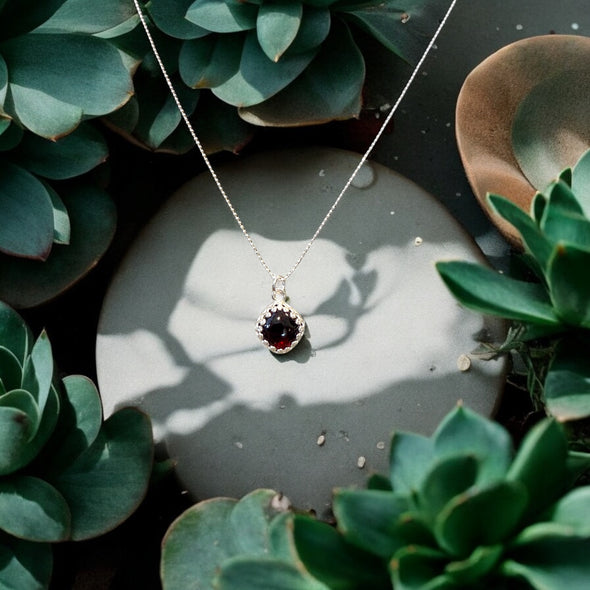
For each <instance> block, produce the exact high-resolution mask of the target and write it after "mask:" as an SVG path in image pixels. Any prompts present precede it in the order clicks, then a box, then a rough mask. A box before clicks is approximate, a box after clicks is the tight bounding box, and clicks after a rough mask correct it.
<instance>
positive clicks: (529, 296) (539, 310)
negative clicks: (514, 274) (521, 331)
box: [436, 261, 562, 328]
mask: <svg viewBox="0 0 590 590" xmlns="http://www.w3.org/2000/svg"><path fill="white" fill-rule="evenodd" d="M436 268H437V270H438V272H439V274H440V275H441V277H442V279H443V281H444V282H445V284H446V285H447V287H448V288H449V290H450V291H451V293H453V295H454V296H455V297H456V298H457V299H458V300H459V301H460V302H461V303H462V304H463V305H464V306H465V307H467V308H469V309H472V310H474V311H478V312H480V313H484V314H489V315H495V316H500V317H504V318H506V319H510V320H517V321H522V322H530V323H532V324H540V325H541V326H546V327H548V328H549V327H550V328H556V327H559V326H560V325H562V324H561V321H560V319H559V318H558V317H557V316H556V314H555V312H554V310H553V306H552V305H551V301H550V299H549V297H548V295H547V293H546V292H545V289H544V288H543V287H542V286H541V285H538V284H535V283H527V282H524V281H518V280H516V279H512V278H510V277H507V276H505V275H502V274H500V273H498V272H496V271H493V270H490V269H488V268H485V267H483V266H479V265H478V264H474V263H471V262H462V261H450V262H438V263H437V264H436Z"/></svg>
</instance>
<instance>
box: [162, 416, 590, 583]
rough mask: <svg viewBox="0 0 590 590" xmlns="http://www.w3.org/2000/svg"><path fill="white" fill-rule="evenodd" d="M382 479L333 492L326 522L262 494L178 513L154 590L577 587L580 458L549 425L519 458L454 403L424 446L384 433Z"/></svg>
mask: <svg viewBox="0 0 590 590" xmlns="http://www.w3.org/2000/svg"><path fill="white" fill-rule="evenodd" d="M390 460H391V461H390V464H391V470H390V474H389V476H388V477H384V476H373V477H372V478H371V479H370V482H369V488H368V489H366V490H359V489H338V490H336V491H335V495H334V503H333V510H334V515H335V519H336V525H335V526H333V525H332V524H328V523H325V522H320V521H317V520H315V519H314V518H313V517H311V516H309V515H306V514H298V513H296V512H295V511H291V510H289V509H288V508H287V507H286V506H285V500H284V499H282V498H281V496H280V495H279V494H277V493H276V492H273V491H271V490H257V491H255V492H252V493H251V494H249V495H247V496H246V497H244V498H243V499H241V500H240V501H237V500H231V499H227V498H219V499H212V500H206V501H204V502H201V503H199V504H197V505H195V506H194V507H192V508H189V509H188V510H187V511H186V512H185V513H184V514H182V515H181V516H180V517H179V518H178V519H177V521H176V522H175V523H173V524H172V526H171V527H170V529H169V531H168V534H167V536H166V538H165V540H164V544H163V553H162V561H161V575H162V581H163V587H164V589H165V590H181V589H182V590H187V589H190V588H202V589H209V588H211V589H212V588H215V589H216V590H250V589H252V590H254V589H256V590H258V589H259V588H274V589H276V590H282V589H284V590H360V589H365V588H371V589H372V590H381V589H382V590H387V589H389V590H390V589H392V588H394V589H395V590H434V589H437V590H461V589H463V590H477V589H482V590H483V589H489V588H494V589H496V590H502V589H508V588H522V589H524V588H534V589H538V590H562V589H563V588H571V589H572V590H578V589H579V590H583V589H585V588H587V584H588V579H589V577H590V561H589V560H588V551H590V516H589V515H590V487H588V486H586V487H577V488H573V487H572V486H573V484H574V482H575V481H576V479H577V478H578V477H579V475H580V474H581V473H582V472H583V471H584V470H585V469H587V468H589V467H590V455H587V454H583V453H576V452H572V451H568V448H567V441H566V438H565V435H564V433H563V432H562V429H561V427H560V426H559V425H558V423H557V422H555V421H554V420H553V419H549V418H548V419H546V420H544V421H542V422H540V423H539V424H537V425H536V426H535V427H533V429H532V430H531V431H530V432H529V433H528V435H527V436H526V438H525V439H524V441H523V443H522V445H521V447H520V449H519V450H518V452H517V453H516V454H514V453H513V451H512V445H511V439H510V437H509V435H508V433H507V432H506V431H505V430H504V428H503V427H502V426H500V425H499V424H497V423H495V422H492V421H490V420H487V419H485V418H483V417H481V416H479V415H477V414H475V413H474V412H471V411H470V410H468V409H466V408H463V407H461V406H458V407H457V408H456V409H455V410H454V411H452V412H451V413H450V414H449V415H448V416H447V417H446V418H445V419H444V420H443V421H442V423H441V424H440V426H439V427H438V428H437V430H436V432H435V433H434V434H433V435H432V436H431V437H429V438H428V437H425V436H422V435H418V434H413V433H404V432H399V433H395V434H394V435H393V438H392V443H391V455H390Z"/></svg>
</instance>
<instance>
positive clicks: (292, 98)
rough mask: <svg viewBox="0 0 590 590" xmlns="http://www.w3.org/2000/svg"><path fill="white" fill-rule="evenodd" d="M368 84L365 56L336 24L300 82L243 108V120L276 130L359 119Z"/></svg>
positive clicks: (350, 36)
mask: <svg viewBox="0 0 590 590" xmlns="http://www.w3.org/2000/svg"><path fill="white" fill-rule="evenodd" d="M295 44H297V39H296V40H295V42H294V44H293V45H295ZM289 55H292V53H291V49H290V50H289V51H288V52H287V54H286V56H289ZM298 55H299V54H298ZM304 55H306V54H304ZM286 56H285V59H286ZM364 81H365V63H364V59H363V56H362V55H361V53H360V51H359V49H358V47H357V45H356V43H355V42H354V39H353V38H352V35H351V34H350V31H349V30H348V28H347V27H346V26H344V25H342V24H341V23H336V22H335V23H334V26H333V27H332V30H331V31H330V35H329V36H328V38H327V40H326V41H325V42H324V43H322V45H321V47H320V50H319V53H318V54H317V55H316V57H315V58H314V59H313V61H312V62H311V63H310V64H309V65H308V66H307V68H306V69H305V70H304V71H303V72H302V73H301V74H300V75H299V76H298V77H297V78H295V79H294V80H293V81H292V82H291V83H290V84H289V85H288V86H286V88H284V89H283V90H281V91H280V92H278V93H277V94H276V95H274V96H271V97H270V98H268V99H267V100H265V101H264V102H261V103H260V104H255V105H251V106H248V107H242V108H240V116H241V117H242V118H243V119H244V120H246V121H248V122H249V123H253V124H255V125H273V126H289V125H307V124H317V123H323V122H326V121H330V120H333V119H346V118H350V117H355V116H358V114H359V112H360V109H361V104H362V89H363V85H364Z"/></svg>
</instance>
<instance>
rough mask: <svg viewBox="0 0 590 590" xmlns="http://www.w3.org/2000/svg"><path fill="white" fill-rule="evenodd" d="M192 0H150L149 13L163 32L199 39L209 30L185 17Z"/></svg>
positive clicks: (184, 37)
mask: <svg viewBox="0 0 590 590" xmlns="http://www.w3.org/2000/svg"><path fill="white" fill-rule="evenodd" d="M193 2H194V0H152V1H151V2H150V4H149V13H150V16H151V17H152V19H153V21H154V23H155V24H156V26H157V27H158V29H160V30H161V31H163V32H164V33H166V34H167V35H170V36H171V37H176V38H177V39H199V38H200V37H204V36H205V35H209V33H210V32H211V31H208V30H207V29H204V28H203V27H199V26H198V25H196V24H195V23H193V22H191V21H189V20H188V19H186V18H185V14H186V13H187V11H188V9H189V7H190V6H191V5H192V4H193Z"/></svg>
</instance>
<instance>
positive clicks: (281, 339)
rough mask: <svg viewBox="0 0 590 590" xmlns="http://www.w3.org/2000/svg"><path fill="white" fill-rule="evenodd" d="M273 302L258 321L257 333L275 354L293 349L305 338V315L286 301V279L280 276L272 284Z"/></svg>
mask: <svg viewBox="0 0 590 590" xmlns="http://www.w3.org/2000/svg"><path fill="white" fill-rule="evenodd" d="M272 299H273V301H272V303H271V304H270V305H268V306H267V307H266V308H265V309H264V311H263V312H262V313H261V314H260V316H259V317H258V320H257V321H256V333H257V334H258V338H259V339H260V341H261V342H262V344H263V345H264V346H266V348H268V349H269V350H270V351H271V352H273V353H274V354H285V353H287V352H290V351H291V350H293V349H294V348H295V347H296V346H297V345H298V344H299V341H300V340H301V339H302V338H303V333H304V332H305V321H304V319H303V316H302V315H301V314H300V313H299V312H298V311H296V310H295V309H293V308H292V307H291V306H290V305H288V304H287V303H286V299H287V292H286V290H285V280H284V279H283V278H281V277H278V278H277V279H276V280H275V281H274V283H273V285H272Z"/></svg>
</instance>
